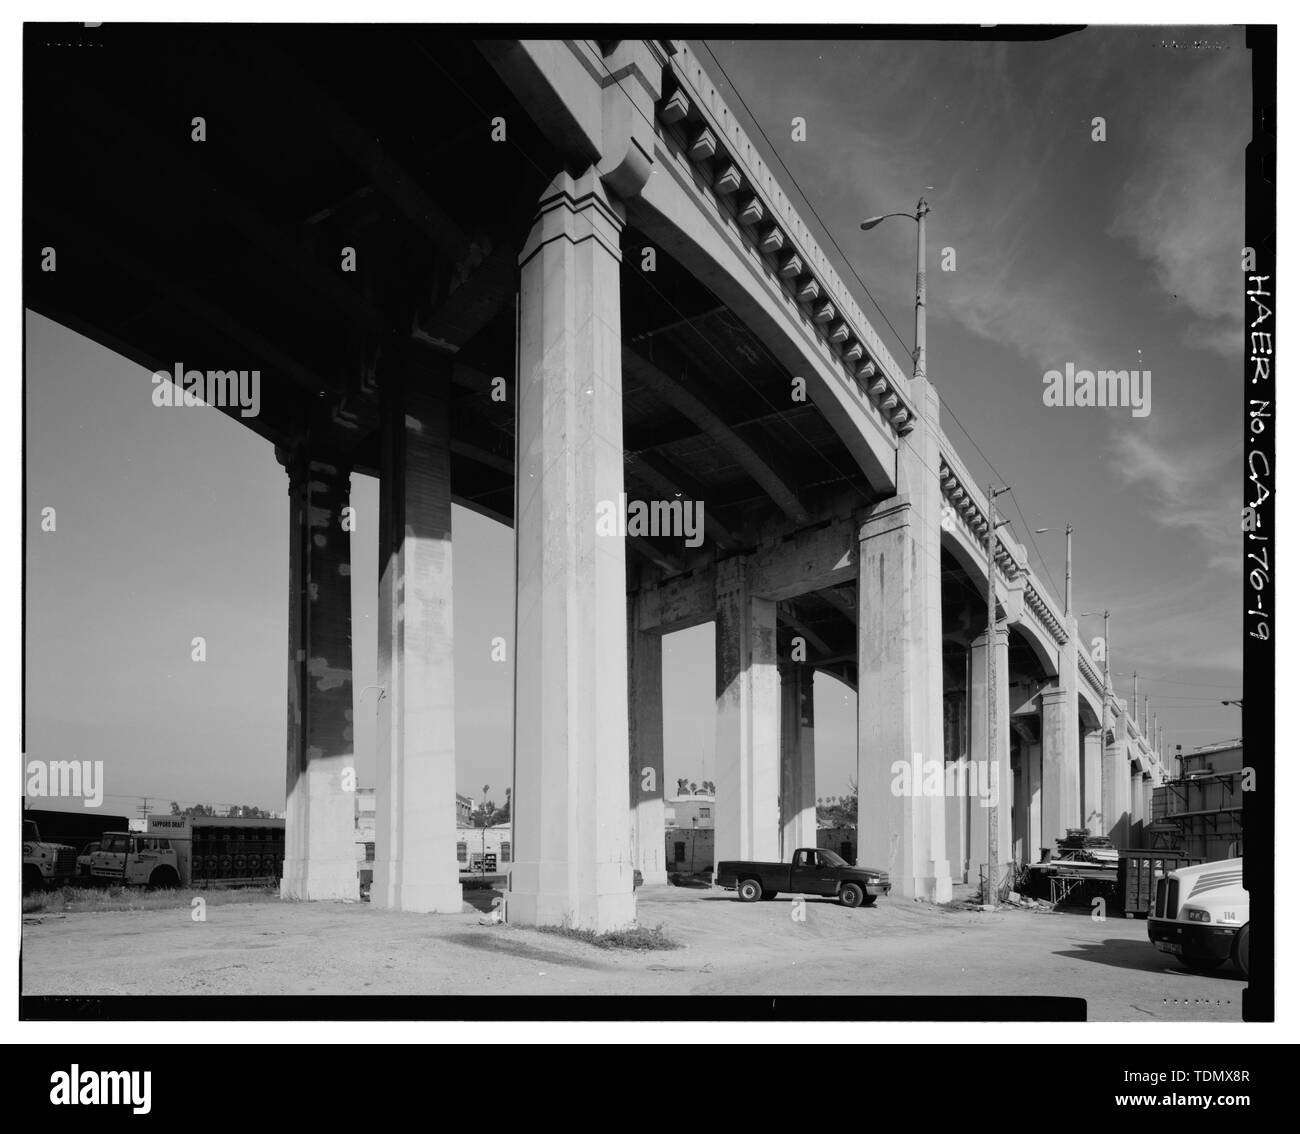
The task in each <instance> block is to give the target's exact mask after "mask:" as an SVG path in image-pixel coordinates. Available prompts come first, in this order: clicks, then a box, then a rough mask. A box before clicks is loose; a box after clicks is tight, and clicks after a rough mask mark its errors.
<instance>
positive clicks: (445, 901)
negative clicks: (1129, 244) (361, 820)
mask: <svg viewBox="0 0 1300 1134" xmlns="http://www.w3.org/2000/svg"><path fill="white" fill-rule="evenodd" d="M450 382H451V375H450V371H449V368H448V367H447V366H446V364H445V363H443V362H440V361H432V360H430V361H427V362H424V363H421V364H415V363H412V364H411V365H410V366H409V367H408V369H407V370H405V371H404V372H402V373H397V374H393V375H390V376H389V377H388V378H387V380H386V382H385V384H384V388H383V391H382V398H383V401H382V407H381V415H382V422H381V426H380V429H381V434H380V464H381V471H380V486H379V684H380V685H381V686H382V690H383V695H382V697H381V699H380V701H379V706H378V709H379V728H378V756H377V760H376V769H375V875H374V883H373V885H372V886H371V890H370V901H371V904H372V905H374V906H376V907H379V908H385V909H394V910H412V911H417V912H420V913H460V911H461V886H460V880H459V872H458V870H457V865H456V710H455V700H456V699H455V680H454V672H455V664H454V658H453V654H452V642H453V637H454V635H453V633H452V535H451V449H450V426H449V421H450Z"/></svg>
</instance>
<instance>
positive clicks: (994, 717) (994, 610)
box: [984, 484, 1007, 906]
mask: <svg viewBox="0 0 1300 1134" xmlns="http://www.w3.org/2000/svg"><path fill="white" fill-rule="evenodd" d="M1006 491H1007V489H1006V488H994V487H993V485H991V484H990V485H989V489H988V501H989V538H988V564H987V567H988V581H989V585H988V628H987V630H986V631H985V647H984V663H985V670H984V680H985V694H984V698H985V702H986V704H987V707H988V728H989V732H988V747H987V749H986V752H987V757H988V762H989V766H988V772H989V783H990V784H992V783H993V782H994V780H995V778H996V777H997V776H998V775H999V773H1000V771H1001V763H1000V761H999V760H998V693H997V689H998V653H997V642H996V634H997V615H998V601H997V592H996V589H995V587H994V582H993V580H994V578H995V575H994V569H993V559H994V557H993V546H994V543H995V542H996V541H997V538H998V528H1000V527H1001V526H1002V523H1003V522H1004V521H999V520H998V509H997V504H996V503H995V501H996V500H997V498H998V497H999V496H1001V495H1002V493H1004V492H1006ZM1005 786H1006V785H1003V784H1000V783H999V784H997V785H996V788H997V796H996V801H997V802H996V803H995V804H994V805H993V806H992V807H990V808H989V822H988V834H989V843H988V882H987V883H986V885H985V890H984V904H985V905H986V906H997V904H998V884H997V877H996V875H995V874H994V871H995V869H996V868H997V866H998V807H999V806H1000V805H1001V802H1002V792H1003V790H1004V787H1005Z"/></svg>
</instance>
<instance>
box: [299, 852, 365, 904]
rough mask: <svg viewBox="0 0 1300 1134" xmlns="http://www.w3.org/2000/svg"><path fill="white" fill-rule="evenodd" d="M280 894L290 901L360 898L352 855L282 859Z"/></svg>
mask: <svg viewBox="0 0 1300 1134" xmlns="http://www.w3.org/2000/svg"><path fill="white" fill-rule="evenodd" d="M280 897H281V898H282V899H287V900H289V901H294V902H341V901H352V902H357V901H360V900H361V882H360V879H359V878H358V877H357V862H356V859H348V860H347V861H345V862H310V861H308V860H307V859H301V858H300V859H290V858H286V859H285V860H284V876H283V877H282V878H281V879H280Z"/></svg>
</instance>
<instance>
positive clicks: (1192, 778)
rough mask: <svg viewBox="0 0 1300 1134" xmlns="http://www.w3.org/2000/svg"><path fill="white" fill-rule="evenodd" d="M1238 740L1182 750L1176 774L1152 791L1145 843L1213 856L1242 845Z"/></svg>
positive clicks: (1236, 852) (1235, 852) (1233, 853)
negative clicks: (1149, 818)
mask: <svg viewBox="0 0 1300 1134" xmlns="http://www.w3.org/2000/svg"><path fill="white" fill-rule="evenodd" d="M1243 765H1244V759H1243V750H1242V744H1241V741H1240V740H1230V741H1226V742H1224V743H1222V744H1210V745H1206V746H1205V747H1203V748H1193V749H1191V750H1189V751H1182V752H1180V755H1179V774H1178V776H1177V777H1176V778H1175V779H1172V780H1170V781H1168V782H1167V783H1165V784H1163V785H1161V786H1160V787H1157V788H1155V789H1154V790H1153V791H1152V793H1151V820H1150V823H1149V824H1148V828H1147V834H1148V842H1147V845H1148V846H1151V847H1152V848H1156V849H1177V850H1180V851H1182V852H1183V853H1185V854H1188V855H1192V856H1194V857H1196V858H1200V859H1203V860H1204V861H1207V862H1216V861H1219V860H1222V859H1225V858H1237V857H1238V856H1240V855H1241V854H1242V853H1244V850H1245V843H1246V832H1245V827H1244V825H1243V823H1242V814H1243V812H1242V778H1243V774H1244V767H1243Z"/></svg>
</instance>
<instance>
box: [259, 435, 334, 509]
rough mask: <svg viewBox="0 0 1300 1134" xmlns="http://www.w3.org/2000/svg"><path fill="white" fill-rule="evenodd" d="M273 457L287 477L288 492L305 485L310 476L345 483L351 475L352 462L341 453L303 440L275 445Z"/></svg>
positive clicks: (290, 492) (293, 491)
mask: <svg viewBox="0 0 1300 1134" xmlns="http://www.w3.org/2000/svg"><path fill="white" fill-rule="evenodd" d="M275 459H276V460H277V461H278V462H279V464H280V467H281V468H283V469H284V471H285V472H286V473H287V474H288V477H289V494H290V495H291V496H292V495H293V494H294V493H295V492H297V491H299V490H300V489H302V488H304V487H306V486H307V484H308V482H309V480H310V479H311V478H326V479H329V478H338V479H340V480H343V481H344V482H345V483H346V481H347V480H348V478H349V477H350V476H351V475H352V463H351V461H349V460H348V459H347V458H346V457H344V456H343V454H342V453H339V452H337V451H333V450H325V449H318V448H314V447H312V446H311V445H309V444H308V443H307V442H306V441H305V440H304V441H299V442H296V443H294V444H293V445H290V446H284V445H277V446H276V447H275Z"/></svg>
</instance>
